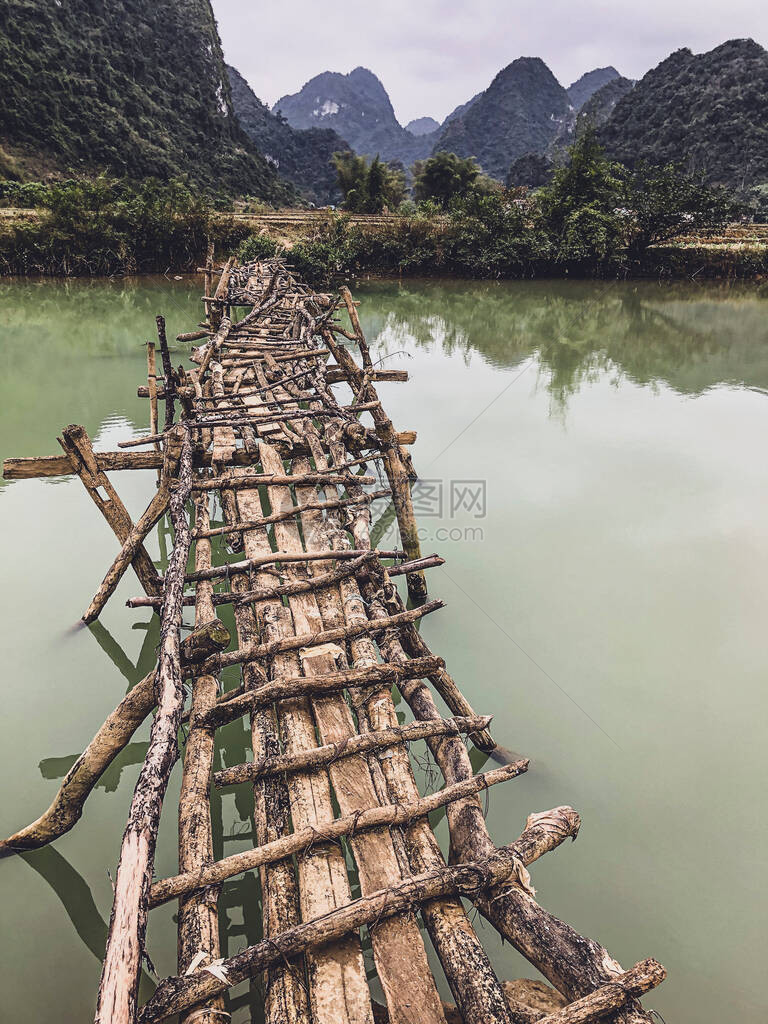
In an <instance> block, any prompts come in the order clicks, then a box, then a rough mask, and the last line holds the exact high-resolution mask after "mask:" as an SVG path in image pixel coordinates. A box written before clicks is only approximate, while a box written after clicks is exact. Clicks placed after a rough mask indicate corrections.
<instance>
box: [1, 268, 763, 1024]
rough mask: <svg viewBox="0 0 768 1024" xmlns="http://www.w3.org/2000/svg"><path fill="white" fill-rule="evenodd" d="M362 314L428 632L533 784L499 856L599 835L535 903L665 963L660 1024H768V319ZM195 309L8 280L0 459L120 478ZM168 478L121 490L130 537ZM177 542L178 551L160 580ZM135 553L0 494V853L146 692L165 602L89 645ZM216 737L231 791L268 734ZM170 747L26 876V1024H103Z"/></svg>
mask: <svg viewBox="0 0 768 1024" xmlns="http://www.w3.org/2000/svg"><path fill="white" fill-rule="evenodd" d="M356 292H357V297H358V298H360V299H361V300H363V301H362V305H361V308H360V311H361V317H362V321H363V325H364V327H365V329H366V331H367V334H368V337H369V339H370V341H371V347H372V350H373V352H374V359H383V360H384V363H383V365H384V366H386V367H392V368H406V369H408V371H409V372H410V374H411V382H410V383H409V384H407V385H403V384H383V385H381V393H382V395H383V397H384V400H385V403H386V405H387V408H388V410H389V412H390V414H391V415H392V418H393V420H394V421H395V423H396V424H397V425H398V427H400V428H402V429H406V428H409V429H410V428H413V429H416V430H417V431H418V435H419V437H418V443H417V445H416V447H415V449H414V450H413V454H414V460H415V464H416V467H417V469H418V470H419V472H420V474H421V476H422V477H423V481H422V482H421V483H420V484H419V485H418V487H417V491H416V499H417V510H418V512H419V514H420V522H421V524H422V533H423V538H424V539H423V542H422V548H423V550H424V551H425V552H431V551H435V550H436V551H439V552H440V553H441V554H442V555H444V556H445V558H446V559H447V561H446V565H445V566H444V567H443V568H442V569H437V570H432V574H431V576H430V580H431V593H432V595H433V596H439V597H441V598H443V599H444V600H445V601H446V603H447V605H448V607H447V609H445V610H444V611H442V612H440V613H438V614H437V615H433V616H430V617H429V618H427V619H426V620H425V623H424V630H425V634H426V635H427V637H428V639H429V641H430V642H431V644H432V646H433V647H434V649H435V650H436V651H437V652H438V653H440V654H441V655H443V656H444V657H445V658H446V660H447V662H448V666H449V668H450V670H451V671H452V673H453V674H454V675H455V677H456V678H457V680H458V681H459V683H460V685H462V688H463V689H464V692H465V693H466V694H467V696H468V698H469V699H470V701H471V703H472V704H473V706H474V707H475V709H476V710H477V711H478V712H482V713H493V714H494V716H495V719H494V725H493V731H494V733H495V735H496V737H497V739H498V740H499V741H500V742H501V743H502V744H504V746H506V747H507V748H509V749H510V750H513V751H515V752H518V753H520V754H525V755H527V756H530V757H531V759H532V764H531V769H530V771H529V773H528V774H527V775H526V776H524V777H523V778H521V779H519V780H518V781H516V782H512V783H508V784H507V785H506V786H504V787H497V788H496V789H494V790H493V791H492V792H491V794H490V799H489V806H488V819H489V826H490V831H491V834H492V836H493V837H494V838H495V839H496V840H497V841H498V842H507V841H510V840H512V839H514V838H515V837H516V836H517V835H518V834H519V832H520V831H521V829H522V828H523V826H524V824H525V819H526V817H527V815H528V814H529V813H530V812H532V811H541V810H544V809H547V808H549V807H552V806H555V805H557V804H563V803H569V804H572V805H573V806H574V807H576V808H577V809H578V810H579V811H580V812H581V814H582V817H583V828H582V832H581V835H580V837H579V840H578V842H577V843H575V844H573V845H572V844H569V845H568V846H567V847H562V848H561V849H560V850H559V851H557V852H556V853H554V854H550V855H549V856H548V857H545V858H544V859H543V860H542V861H541V862H540V863H539V864H537V865H536V866H535V868H534V869H533V872H532V873H533V880H534V884H535V885H536V888H537V890H538V898H539V900H540V901H541V903H542V904H543V905H544V906H545V907H547V908H548V909H549V910H551V911H552V912H554V913H555V914H557V915H558V916H561V917H563V918H564V919H565V920H566V921H568V922H569V923H571V924H572V925H573V926H574V927H576V928H577V929H578V930H579V931H581V932H583V933H586V934H587V935H592V936H594V937H595V938H598V939H599V940H600V941H601V942H602V943H604V944H605V945H606V946H607V947H608V948H609V949H610V950H611V951H612V952H613V953H614V955H616V956H617V957H618V958H619V959H620V960H621V961H622V963H623V964H624V965H625V966H627V967H628V966H631V965H632V964H633V963H634V962H635V961H637V960H640V959H641V958H643V957H646V956H651V955H652V956H655V957H657V958H658V959H659V960H661V961H662V962H663V963H664V964H665V965H666V967H667V969H668V971H669V979H668V980H667V982H666V983H665V984H664V985H663V986H662V988H661V989H659V990H658V991H657V992H655V993H653V994H652V995H651V996H650V997H649V998H648V999H647V1004H648V1005H649V1006H650V1007H653V1008H655V1009H657V1010H658V1011H659V1012H660V1013H661V1014H663V1016H664V1018H665V1020H666V1021H667V1024H673V1022H675V1021H677V1022H681V1024H687V1022H691V1024H693V1022H696V1024H703V1022H712V1024H723V1022H725V1021H739V1022H740V1024H757V1022H758V1021H762V1020H764V1019H765V996H764V990H765V983H764V981H763V982H761V981H760V978H761V976H762V971H763V969H764V962H765V926H766V917H767V915H766V897H765V885H764V865H765V849H766V817H767V816H766V806H765V796H764V793H765V777H766V768H767V767H768V766H767V765H766V743H765V711H766V696H765V695H766V678H767V677H768V645H766V635H767V634H766V610H767V609H768V458H766V447H767V445H768V440H767V439H768V292H766V291H763V293H762V294H761V292H760V291H759V290H758V289H756V288H753V289H744V290H741V289H739V290H735V289H729V288H721V287H718V286H710V285H705V284H702V285H690V286H665V287H659V286H656V285H653V284H642V285H623V284H614V285H608V286H606V285H602V284H582V283H577V282H567V283H551V282H536V283H510V284H485V283H456V282H432V281H430V282H408V283H407V284H404V285H398V284H396V283H380V282H378V283H376V282H369V283H365V284H362V283H361V284H360V285H359V286H358V287H357V288H356ZM200 295H201V284H200V282H197V281H194V280H192V279H189V278H187V279H185V280H181V281H166V280H160V279H148V280H147V279H145V280H141V281H138V282H128V283H126V282H101V281H100V282H95V283H86V282H74V283H58V282H13V283H8V282H5V283H0V336H1V337H2V343H1V345H0V359H1V360H2V375H1V376H0V457H2V458H6V457H8V456H11V455H45V454H55V453H57V452H58V446H57V444H56V441H55V438H56V435H57V433H59V432H60V430H61V428H62V427H64V426H65V425H66V424H68V423H71V422H78V423H82V424H84V426H85V427H86V428H87V430H88V431H89V433H90V434H91V436H92V437H93V438H94V439H95V440H96V444H97V447H99V448H102V449H107V448H109V449H112V448H114V446H115V444H116V442H117V441H118V440H121V439H123V438H127V437H130V436H132V435H134V434H136V433H143V432H144V431H145V429H146V425H147V421H148V409H147V404H148V403H147V402H146V401H145V400H142V399H139V398H137V397H136V384H137V383H139V382H140V381H141V380H142V378H144V377H145V375H146V369H145V356H144V349H143V347H142V341H143V340H145V339H146V338H147V337H150V336H151V334H152V332H153V330H154V319H153V318H154V315H155V313H157V312H163V313H165V315H166V317H167V319H168V325H169V335H170V336H175V335H176V333H177V332H178V331H179V330H188V329H189V328H190V325H191V324H193V323H195V322H196V321H197V319H198V308H199V307H198V298H199V296H200ZM181 358H182V353H179V354H178V355H177V356H176V361H180V360H181ZM153 480H154V478H153V476H152V474H142V473H123V474H121V475H117V476H116V477H115V483H116V486H117V488H118V491H119V492H120V494H121V496H122V497H123V499H124V500H125V502H126V504H127V506H128V508H129V510H130V511H131V513H132V514H133V515H134V516H137V515H138V514H140V512H141V511H142V509H143V508H144V506H145V505H146V503H147V501H148V500H149V497H150V495H151V493H152V491H153ZM379 533H380V535H381V536H383V537H384V536H389V534H388V533H387V520H386V518H385V519H384V520H383V521H382V522H381V523H380V529H379ZM165 543H166V538H165V537H164V536H160V537H155V538H153V539H152V541H151V544H150V551H151V553H152V554H153V555H154V556H155V557H156V558H157V559H162V558H163V554H164V550H165ZM115 551H116V547H115V540H114V537H113V536H112V534H111V533H110V531H109V529H108V528H107V526H106V524H104V523H103V521H102V520H101V519H100V517H99V515H98V513H97V512H96V509H95V508H94V507H93V505H92V503H91V501H90V499H89V498H88V496H87V495H86V493H85V491H84V489H83V488H82V485H81V484H80V483H79V481H77V480H76V479H72V478H68V479H64V480H55V481H53V480H51V481H39V480H35V481H20V482H15V483H0V566H1V567H2V580H3V586H2V590H1V591H0V601H1V602H2V610H1V611H0V644H1V646H2V651H3V660H4V664H5V672H4V680H5V682H4V687H3V694H2V701H3V705H2V706H3V714H2V719H1V723H0V777H2V779H3V799H2V803H1V805H0V833H2V834H3V835H7V834H8V833H10V832H12V831H14V830H15V829H16V828H17V827H19V826H21V825H23V824H26V823H27V822H28V821H29V820H31V819H32V818H34V817H36V816H37V815H38V814H39V813H40V812H41V811H42V810H43V809H44V808H45V807H46V806H47V805H48V803H49V801H50V799H51V797H52V796H53V794H54V792H55V790H56V788H57V787H58V784H59V780H60V779H61V777H62V776H63V775H64V774H65V772H66V771H67V769H68V768H69V766H70V764H71V763H72V761H73V759H74V757H75V755H76V754H78V753H79V752H80V751H81V749H82V748H83V746H84V744H85V743H86V742H87V741H88V740H89V739H90V737H91V736H92V734H93V732H94V731H95V729H96V728H97V727H98V726H99V725H100V724H101V722H102V721H103V719H104V717H105V714H106V713H107V712H108V711H109V710H111V709H112V708H113V707H114V705H115V704H116V703H118V701H119V700H120V698H121V697H122V695H123V694H124V692H125V690H126V688H127V687H128V686H129V685H131V684H132V683H134V682H135V681H137V680H138V679H139V678H140V677H141V676H142V675H143V674H144V673H145V672H146V671H148V669H149V668H150V667H151V665H152V664H153V660H154V648H155V644H156V643H157V639H158V635H157V628H156V620H155V621H153V620H152V617H151V616H150V615H149V614H148V613H147V611H146V610H136V611H128V610H127V609H126V608H125V607H124V603H123V602H124V600H125V598H127V597H130V596H131V595H133V594H135V593H137V592H138V590H139V588H138V585H137V583H136V580H135V578H134V577H133V576H131V575H130V574H128V575H127V576H126V578H125V579H124V581H123V583H122V584H121V586H120V589H119V590H118V592H117V594H116V596H115V597H114V598H113V600H112V601H111V603H110V604H109V606H108V607H107V609H106V611H105V613H104V614H103V616H102V620H101V622H100V623H99V624H97V625H96V626H95V627H94V628H93V629H91V630H85V631H80V632H72V631H71V628H70V627H71V626H72V624H73V623H74V622H75V621H76V620H77V619H78V618H79V616H80V614H81V613H82V611H83V609H84V608H85V607H86V605H87V604H88V601H89V599H90V598H91V596H92V595H93V592H94V591H95V589H96V587H97V586H98V584H99V582H100V581H101V579H102V576H103V574H104V571H105V569H106V567H107V565H108V564H109V563H110V561H111V559H112V558H113V556H114V554H115ZM220 738H221V751H220V758H221V763H222V764H235V763H238V762H239V761H242V760H244V759H245V756H246V740H247V737H246V732H245V727H244V725H243V724H242V723H236V724H235V725H234V726H232V727H229V728H228V729H227V730H223V731H221V733H220ZM145 740H146V732H145V733H142V734H139V735H137V737H136V738H135V742H133V743H132V744H131V745H130V746H129V747H128V748H127V750H126V751H125V752H124V754H123V756H122V757H121V758H120V759H119V761H118V762H117V763H116V764H115V765H114V766H113V768H112V770H111V771H110V772H109V773H108V775H107V776H106V777H105V779H104V780H103V781H102V784H101V786H100V787H99V789H98V790H97V791H96V792H95V793H94V795H93V796H92V798H91V799H90V800H89V802H88V804H87V806H86V811H85V814H84V816H83V819H82V820H81V822H80V823H79V824H78V825H77V826H76V827H75V829H74V830H73V831H72V832H70V833H69V834H68V835H66V836H65V837H63V838H62V839H60V840H59V841H58V842H57V843H56V844H55V846H53V847H51V848H48V849H46V850H43V851H39V852H38V853H35V854H30V855H28V856H26V857H24V858H14V859H10V860H4V861H0V905H1V906H2V908H3V913H2V926H1V928H0V930H1V932H2V935H1V937H0V964H2V966H1V967H0V977H2V982H0V992H1V993H2V995H0V1001H1V1002H2V1009H3V1013H2V1017H3V1018H4V1019H8V1020H22V1019H23V1020H27V1021H42V1020H56V1021H58V1022H61V1024H74V1022H76V1021H77V1022H82V1021H87V1020H89V1019H90V1016H91V1014H92V1006H93V1000H94V994H95V989H96V985H97V982H98V975H99V959H98V958H99V957H100V956H101V953H102V951H103V947H104V939H105V934H106V923H105V922H106V921H107V920H108V917H109V908H110V902H111V887H110V877H109V872H111V873H112V875H114V867H115V862H116V859H117V853H118V849H119V841H120V836H121V832H122V828H123V824H124V820H125V815H126V811H127V807H128V803H129V800H130V796H131V791H132V787H133V784H134V782H135V779H136V777H137V773H138V765H139V763H140V761H141V759H142V757H143V752H144V747H143V745H144V742H145ZM473 760H474V762H475V764H476V767H477V768H478V769H479V768H481V767H482V765H483V758H482V757H477V756H476V752H475V754H473ZM175 785H176V787H177V786H178V772H177V773H176V776H175ZM176 795H177V789H176V788H172V790H171V792H170V793H169V797H168V800H169V805H168V806H169V807H174V806H175V798H176ZM214 818H215V820H216V823H217V825H216V827H217V847H218V849H217V854H218V855H221V854H222V852H225V853H233V852H236V851H237V850H239V849H241V848H244V847H245V846H246V845H248V839H247V837H246V838H243V837H241V836H239V835H238V834H239V833H243V832H246V831H247V830H248V827H249V822H248V803H247V799H246V795H245V794H244V793H240V792H236V793H231V792H229V791H227V795H225V796H224V797H223V798H221V799H220V800H219V801H218V802H217V803H216V804H215V805H214ZM163 827H164V832H163V834H162V835H161V843H160V848H159V851H158V858H157V874H158V875H165V874H172V873H174V871H175V869H176V864H175V861H174V856H175V850H176V845H175V821H174V815H173V814H168V815H166V820H165V821H164V826H163ZM439 828H440V832H441V836H442V838H443V839H444V838H445V825H444V823H442V824H440V826H439ZM257 900H258V891H257V887H256V883H255V881H254V879H253V878H252V877H250V876H247V877H246V878H245V879H244V880H243V879H236V880H233V881H232V882H230V883H229V884H228V885H227V886H226V887H225V892H224V897H223V905H224V907H225V908H226V909H225V912H224V913H223V914H222V923H223V926H224V929H225V932H226V934H225V936H224V941H225V949H226V951H227V953H228V954H232V953H234V952H236V951H237V950H238V949H240V948H241V947H242V946H244V945H246V944H247V943H248V942H249V941H253V940H254V939H255V938H257V937H258V933H257V931H256V929H257V922H258V912H257ZM243 906H245V915H244V913H243ZM173 913H174V910H173V907H172V906H169V907H164V908H162V909H160V910H157V911H154V916H153V917H152V927H151V931H150V937H149V951H150V954H151V956H152V958H153V960H154V962H155V964H156V966H157V969H158V971H159V973H160V974H161V975H163V974H168V973H175V961H174V957H173V952H174V948H175V940H174V932H175V925H174V920H173ZM478 927H480V922H479V921H478ZM481 935H482V936H483V938H484V941H485V942H486V944H487V946H488V948H489V950H490V952H491V955H492V956H493V958H494V961H495V963H496V966H497V968H498V971H499V973H500V974H501V975H503V976H505V977H520V976H526V975H527V976H534V972H533V971H532V970H531V969H530V968H529V967H528V966H527V965H526V964H525V962H524V961H522V960H521V959H520V958H519V957H518V956H517V954H515V953H514V952H513V951H512V950H510V948H509V947H508V946H502V945H501V943H500V942H499V941H498V940H497V938H496V934H495V932H493V931H492V930H491V929H490V927H485V928H484V929H482V930H481ZM148 984H149V983H148V982H147V983H145V987H146V986H148ZM247 1000H248V996H247V993H246V994H245V995H243V996H240V997H239V998H238V999H237V1001H236V1008H235V1011H234V1015H233V1019H234V1020H235V1022H236V1024H241V1022H244V1021H246V1020H247V1019H248V1005H247Z"/></svg>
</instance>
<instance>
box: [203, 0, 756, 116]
mask: <svg viewBox="0 0 768 1024" xmlns="http://www.w3.org/2000/svg"><path fill="white" fill-rule="evenodd" d="M212 2H213V8H214V12H215V14H216V18H217V20H218V23H219V31H220V33H221V38H222V42H223V45H224V55H225V57H226V59H227V61H228V62H229V63H230V64H233V65H234V66H235V67H236V68H237V69H238V71H240V73H241V74H242V75H243V76H244V77H245V78H246V79H247V80H248V82H249V83H250V85H251V86H252V88H253V89H254V91H255V92H256V94H257V95H258V96H259V97H260V98H261V99H262V100H264V101H265V102H266V103H269V104H270V105H272V104H273V103H274V102H275V100H277V99H278V98H279V97H280V96H283V95H285V94H286V93H293V92H298V90H299V89H300V88H301V86H302V85H303V84H304V83H305V82H306V81H308V79H310V78H312V77H313V76H314V75H317V74H319V73H320V72H321V71H342V72H348V71H351V70H352V68H354V67H357V66H358V65H360V64H361V65H363V66H364V67H367V68H370V70H371V71H373V72H374V74H376V75H378V77H379V78H380V79H381V81H382V82H383V83H384V87H385V89H386V90H387V92H388V93H389V95H390V98H391V100H392V104H393V106H394V108H395V114H396V115H397V117H398V119H399V120H400V121H401V123H403V124H404V123H406V122H407V121H409V120H410V119H411V118H414V117H421V116H423V115H430V116H431V117H434V118H436V119H437V120H442V119H443V118H444V117H445V115H446V114H448V113H449V112H450V111H451V110H453V108H454V107H455V106H457V105H458V104H459V103H463V102H464V101H465V100H467V99H469V98H470V96H473V95H474V94H475V93H476V92H479V91H480V90H481V89H485V88H486V87H487V86H488V84H489V83H490V81H491V79H492V78H493V77H494V75H495V74H496V73H497V72H498V71H499V70H500V69H501V68H503V67H505V66H506V65H507V64H509V63H511V61H513V60H514V59H515V58H516V57H521V56H525V57H541V58H542V59H543V60H544V61H546V63H547V64H548V65H549V67H550V68H551V69H552V71H553V72H554V74H555V75H556V77H557V78H558V79H559V80H560V82H561V83H562V84H563V85H565V86H566V87H567V86H568V85H570V83H571V82H572V81H573V80H574V79H576V78H578V77H579V75H581V74H582V73H583V72H584V71H588V70H591V69H592V68H595V67H604V66H606V65H608V64H613V65H614V67H616V68H617V69H618V70H619V71H620V72H621V73H622V74H623V75H627V76H628V77H630V78H640V77H641V76H642V75H643V74H644V73H645V72H646V71H647V70H648V69H649V68H651V67H654V66H655V65H656V64H658V63H659V61H660V60H663V58H664V57H666V56H667V55H668V54H669V53H671V52H672V50H676V49H679V48H680V47H682V46H688V47H690V49H692V50H693V51H694V52H695V53H699V52H701V51H703V50H709V49H711V48H712V47H713V46H716V45H717V44H718V43H721V42H724V41H725V40H726V39H733V38H736V37H744V36H751V37H752V38H753V39H756V40H757V41H758V42H759V43H761V44H762V45H763V46H766V45H768V4H766V3H765V0H727V2H724V0H641V2H633V3H632V4H631V5H630V4H628V3H626V0H538V2H536V0H533V2H532V0H525V2H521V0H388V2H384V3H382V2H381V0H367V2H366V0H356V2H354V3H352V2H349V0H323V2H319V3H318V2H317V0H314V2H310V0H292V2H290V3H285V2H281V3H277V2H275V0H255V2H254V0H212Z"/></svg>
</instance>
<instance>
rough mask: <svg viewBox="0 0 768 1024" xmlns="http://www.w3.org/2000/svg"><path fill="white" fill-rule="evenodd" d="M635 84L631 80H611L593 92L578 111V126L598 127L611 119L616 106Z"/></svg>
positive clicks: (620, 78)
mask: <svg viewBox="0 0 768 1024" xmlns="http://www.w3.org/2000/svg"><path fill="white" fill-rule="evenodd" d="M634 87H635V83H634V82H633V81H632V79H631V78H622V77H621V76H619V77H618V78H612V79H611V80H610V81H609V82H606V84H605V85H604V86H602V88H600V89H598V90H597V92H594V93H593V94H592V96H591V97H590V98H589V99H588V100H587V102H586V103H584V105H583V106H582V107H581V109H580V110H579V116H578V118H577V125H578V124H586V123H587V122H589V123H590V124H593V125H595V127H598V128H599V127H600V126H601V125H603V124H605V122H606V121H607V120H608V119H609V118H610V117H611V115H612V114H613V111H614V109H615V107H616V104H617V103H618V102H619V100H621V99H623V98H624V97H625V96H626V95H627V93H629V92H632V90H633V89H634Z"/></svg>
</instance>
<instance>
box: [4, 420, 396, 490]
mask: <svg viewBox="0 0 768 1024" xmlns="http://www.w3.org/2000/svg"><path fill="white" fill-rule="evenodd" d="M358 426H359V424H358ZM364 434H365V437H364V443H363V444H360V445H358V446H357V450H358V451H359V450H360V449H363V448H365V447H369V448H375V449H376V450H379V448H380V447H381V446H380V444H379V441H378V439H377V438H376V435H375V434H374V433H373V431H364ZM397 443H398V444H399V445H411V444H415V443H416V431H415V430H405V431H401V432H400V433H399V434H398V435H397ZM295 451H296V454H304V455H306V454H309V451H308V449H302V448H301V445H298V446H296V448H295ZM94 455H95V465H96V466H97V467H98V469H100V470H103V471H105V472H107V473H114V472H118V471H121V470H128V469H131V470H133V469H160V467H161V466H162V464H163V456H162V453H160V452H94ZM371 458H375V456H373V455H371V456H368V459H371ZM368 459H366V460H365V461H368ZM255 461H256V460H255V459H254V458H253V456H252V455H250V454H249V453H248V452H247V451H243V450H242V449H238V450H237V451H235V452H233V453H232V458H231V460H229V462H228V463H227V465H232V466H250V465H252V464H253V463H254V462H255ZM210 464H211V453H210V452H196V453H195V456H194V458H193V465H195V466H210ZM76 472H77V468H76V467H75V466H73V463H72V462H71V461H70V459H69V458H68V457H67V456H66V455H40V456H32V457H29V458H21V459H5V461H4V462H3V479H4V480H33V479H37V478H39V477H55V476H69V475H70V474H72V473H76Z"/></svg>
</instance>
